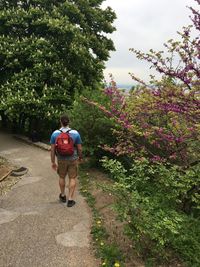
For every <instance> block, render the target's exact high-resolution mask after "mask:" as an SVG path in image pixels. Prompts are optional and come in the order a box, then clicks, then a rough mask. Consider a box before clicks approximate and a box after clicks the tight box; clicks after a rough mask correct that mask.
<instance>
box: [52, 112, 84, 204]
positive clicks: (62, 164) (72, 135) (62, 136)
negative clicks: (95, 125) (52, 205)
mask: <svg viewBox="0 0 200 267" xmlns="http://www.w3.org/2000/svg"><path fill="white" fill-rule="evenodd" d="M60 123H61V128H60V129H59V130H56V131H54V132H53V133H52V135H51V139H50V144H51V164H52V168H53V169H54V170H57V173H58V175H59V186H60V191H61V193H60V195H59V199H60V201H61V202H64V203H65V202H66V194H65V177H66V175H68V177H69V194H68V201H67V206H68V207H72V206H74V205H75V203H76V202H75V201H74V191H75V188H76V178H77V175H78V163H79V162H80V161H82V141H81V137H80V134H79V133H78V132H77V131H76V130H72V129H70V128H69V118H68V116H67V115H66V114H64V115H62V116H61V117H60ZM71 141H72V144H73V145H72V147H70V148H69V145H68V143H70V142H71ZM62 145H63V147H62ZM67 149H68V150H70V151H69V152H68V151H67ZM67 153H68V154H67ZM56 156H57V163H56Z"/></svg>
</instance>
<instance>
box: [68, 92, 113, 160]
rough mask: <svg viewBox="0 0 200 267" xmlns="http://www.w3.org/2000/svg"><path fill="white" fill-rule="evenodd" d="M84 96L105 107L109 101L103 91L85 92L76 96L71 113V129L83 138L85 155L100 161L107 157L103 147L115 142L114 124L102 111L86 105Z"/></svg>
mask: <svg viewBox="0 0 200 267" xmlns="http://www.w3.org/2000/svg"><path fill="white" fill-rule="evenodd" d="M83 96H84V97H90V99H91V100H94V101H97V102H98V103H102V104H104V105H107V103H108V101H109V100H108V99H107V98H106V96H105V95H104V94H103V93H102V91H101V90H93V91H91V90H85V91H84V92H83V94H82V95H80V94H78V93H77V94H76V96H75V100H74V102H73V105H72V109H71V110H70V111H69V115H70V120H71V127H72V128H75V129H77V130H78V131H79V132H80V134H81V136H82V139H83V147H84V153H85V155H86V156H89V157H92V158H93V159H94V160H95V159H100V158H101V157H102V156H103V155H105V151H104V150H103V149H102V148H101V147H102V146H103V145H105V144H106V143H109V144H112V143H113V142H114V141H115V140H114V137H113V135H112V128H113V127H114V123H113V121H112V120H111V119H109V118H107V117H106V116H105V115H104V114H103V113H102V112H101V111H100V110H98V109H97V108H95V107H92V106H89V105H88V104H87V103H85V102H84V101H83V100H82V97H83Z"/></svg>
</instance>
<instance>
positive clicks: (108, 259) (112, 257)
mask: <svg viewBox="0 0 200 267" xmlns="http://www.w3.org/2000/svg"><path fill="white" fill-rule="evenodd" d="M79 182H80V192H81V194H82V195H83V196H84V197H85V199H86V201H87V203H88V205H89V207H90V208H91V211H92V215H93V224H92V230H91V234H92V237H93V243H94V247H95V248H96V256H97V257H99V258H100V259H101V266H105V267H123V266H124V256H123V254H122V252H121V251H120V249H119V247H118V245H117V244H115V243H111V242H109V241H108V237H109V233H108V232H107V231H106V228H105V226H104V220H103V218H102V216H101V213H100V211H99V210H98V209H97V208H96V205H95V204H96V199H95V197H94V196H93V195H92V192H91V191H92V190H91V178H90V176H89V174H88V173H87V172H86V170H85V169H84V167H82V168H81V169H80V177H79Z"/></svg>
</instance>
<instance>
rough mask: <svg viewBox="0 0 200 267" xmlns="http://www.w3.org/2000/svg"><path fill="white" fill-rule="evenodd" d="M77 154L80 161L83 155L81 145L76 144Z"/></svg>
mask: <svg viewBox="0 0 200 267" xmlns="http://www.w3.org/2000/svg"><path fill="white" fill-rule="evenodd" d="M77 152H78V157H79V160H80V161H82V159H83V154H82V145H81V144H77Z"/></svg>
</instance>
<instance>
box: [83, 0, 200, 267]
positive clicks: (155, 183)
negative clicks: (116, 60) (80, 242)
mask: <svg viewBox="0 0 200 267" xmlns="http://www.w3.org/2000/svg"><path fill="white" fill-rule="evenodd" d="M196 2H197V3H198V4H199V5H200V1H199V0H196ZM191 10H192V13H193V17H192V18H191V19H192V22H193V27H192V26H190V27H184V28H183V32H182V33H179V35H180V36H181V40H180V41H173V40H170V41H169V42H168V44H166V48H167V52H168V53H169V55H171V56H169V57H166V58H165V57H164V55H162V54H163V52H155V51H152V50H151V51H150V52H149V53H147V54H144V53H142V52H140V51H136V50H134V49H132V51H134V52H135V53H136V55H137V57H138V58H139V59H144V60H147V61H148V62H150V63H151V64H152V67H155V68H156V70H157V71H158V72H160V73H161V74H163V76H162V79H161V81H156V80H155V78H152V80H151V85H150V86H149V85H147V84H145V83H144V82H143V81H142V80H140V79H138V78H137V77H135V75H134V74H132V77H133V79H134V80H136V81H138V82H139V83H140V84H141V85H138V86H136V87H135V88H133V90H131V92H129V93H128V94H125V93H124V92H122V91H120V90H118V88H117V86H116V84H115V82H114V81H113V80H112V81H111V85H110V86H108V87H107V88H106V89H105V94H106V95H107V96H108V99H109V100H110V102H109V104H108V105H106V106H105V105H103V104H102V103H99V102H95V101H92V100H89V99H87V100H85V102H86V103H87V104H89V105H90V106H93V107H96V108H98V109H99V110H101V111H102V113H103V114H105V115H106V116H107V117H108V118H110V119H111V120H112V121H114V122H115V124H116V125H117V126H118V127H115V128H114V129H113V135H114V136H115V137H116V140H117V142H116V143H115V144H114V145H111V144H109V143H108V144H106V145H105V146H104V148H105V150H107V151H110V152H111V153H113V154H114V155H115V156H116V158H117V159H111V160H109V159H108V158H104V159H103V166H104V167H105V168H106V169H107V171H108V172H109V173H110V175H111V176H112V178H113V179H114V184H113V185H112V186H105V188H106V189H107V190H109V191H111V192H113V193H114V194H115V196H116V200H117V201H116V206H115V207H116V210H117V212H118V214H119V218H120V219H121V220H123V221H124V222H125V224H126V232H127V234H128V235H129V236H130V238H131V239H133V241H134V244H135V245H137V246H136V247H137V248H138V249H139V250H140V252H142V253H143V255H144V256H145V258H147V257H150V258H151V262H153V261H155V262H156V260H158V258H159V259H160V260H163V259H166V260H168V261H169V260H170V258H173V257H174V254H173V252H174V253H175V254H176V255H178V256H180V258H181V259H182V260H183V261H184V262H185V263H186V264H187V266H199V265H200V260H199V259H200V250H199V247H200V234H199V233H200V229H199V218H200V210H199V209H200V176H199V175H200V163H199V158H200V150H199V147H200V99H199V96H200V95H199V93H200V84H199V73H200V54H199V52H200V38H199V31H200V28H199V21H200V13H199V11H196V10H195V9H193V8H191ZM191 31H193V35H191ZM194 34H196V37H194V38H192V37H191V36H194ZM174 58H175V59H176V60H175V62H177V58H179V64H178V66H174V65H173V59H174ZM124 162H125V163H126V164H124ZM127 162H128V164H127ZM152 264H153V263H152ZM156 264H159V263H158V262H157V263H155V266H157V265H156Z"/></svg>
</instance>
